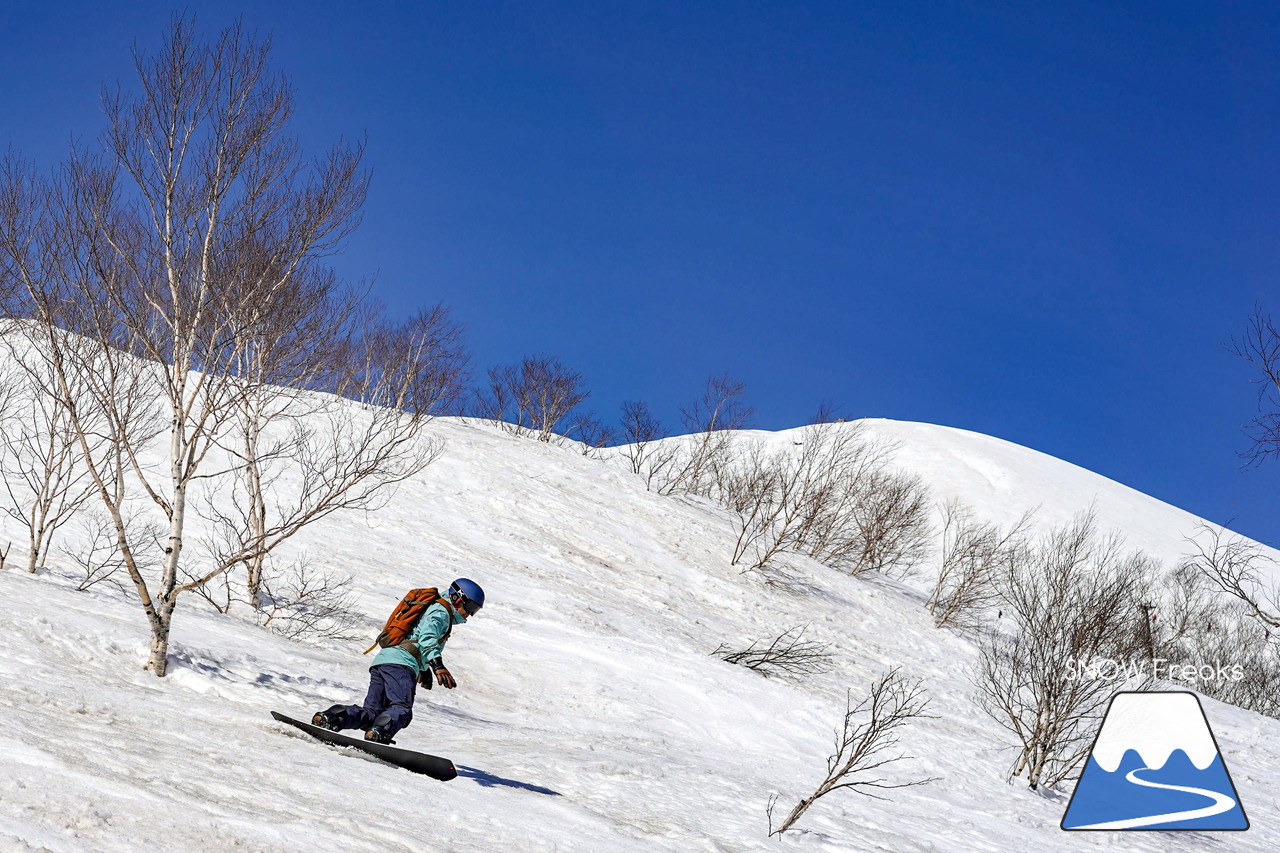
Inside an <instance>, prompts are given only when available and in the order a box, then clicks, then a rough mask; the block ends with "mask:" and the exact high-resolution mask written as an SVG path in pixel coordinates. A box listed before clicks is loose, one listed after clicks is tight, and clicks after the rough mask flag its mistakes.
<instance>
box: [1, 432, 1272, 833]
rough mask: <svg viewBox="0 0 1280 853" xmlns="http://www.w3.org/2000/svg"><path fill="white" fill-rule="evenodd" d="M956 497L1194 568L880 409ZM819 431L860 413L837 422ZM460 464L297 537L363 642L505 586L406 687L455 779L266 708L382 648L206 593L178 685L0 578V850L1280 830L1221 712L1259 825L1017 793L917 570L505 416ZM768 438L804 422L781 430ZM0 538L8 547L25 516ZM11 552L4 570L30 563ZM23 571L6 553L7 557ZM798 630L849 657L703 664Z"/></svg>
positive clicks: (1231, 712) (68, 604) (1236, 770)
mask: <svg viewBox="0 0 1280 853" xmlns="http://www.w3.org/2000/svg"><path fill="white" fill-rule="evenodd" d="M868 426H869V428H870V429H872V430H873V431H874V432H875V433H877V434H879V435H881V436H883V437H886V438H889V439H893V440H896V441H899V442H900V443H901V448H900V450H899V451H898V459H899V461H900V463H901V464H902V465H903V466H904V467H905V468H906V469H908V470H911V471H915V472H917V473H919V474H921V475H922V476H924V477H925V478H926V480H927V481H928V482H929V484H930V485H931V486H932V487H933V488H934V490H935V493H936V494H937V495H938V496H939V497H940V498H946V497H949V496H953V495H955V496H962V497H963V498H964V499H965V500H966V501H967V502H968V503H969V504H970V505H971V506H973V507H974V508H975V509H976V510H977V512H978V514H979V515H980V516H981V517H983V518H986V519H990V520H994V521H1001V522H1004V523H1008V522H1009V521H1011V520H1012V519H1014V518H1016V517H1017V516H1018V515H1019V514H1020V513H1021V512H1022V511H1023V510H1024V509H1025V508H1027V507H1030V506H1040V507H1041V511H1042V514H1041V520H1042V521H1047V522H1049V523H1053V522H1056V521H1057V520H1065V519H1068V518H1070V517H1071V516H1072V515H1073V514H1075V513H1077V512H1079V511H1080V510H1082V509H1085V508H1086V507H1087V506H1088V505H1089V504H1090V503H1094V504H1096V506H1097V508H1098V514H1099V517H1100V520H1101V522H1102V524H1103V526H1104V527H1110V526H1114V527H1119V528H1122V529H1123V530H1124V531H1125V532H1126V533H1127V534H1128V536H1129V540H1130V543H1131V544H1132V545H1134V546H1136V547H1143V548H1148V549H1150V550H1151V551H1152V553H1153V554H1154V555H1155V556H1158V557H1161V558H1163V559H1170V558H1172V557H1176V555H1177V554H1178V553H1180V551H1181V547H1180V546H1181V538H1182V537H1183V536H1184V535H1186V534H1187V533H1188V532H1190V527H1191V525H1192V524H1193V523H1194V522H1195V519H1194V518H1193V517H1192V516H1190V515H1188V514H1187V513H1185V512H1182V511H1180V510H1177V509H1173V508H1171V507H1169V506H1167V505H1165V504H1162V503H1160V502H1159V501H1155V500H1153V499H1151V498H1149V497H1146V496H1144V495H1141V494H1139V493H1137V492H1134V491H1133V490H1131V489H1128V488H1126V487H1124V486H1121V485H1119V484H1117V483H1114V482H1112V481H1109V480H1106V479H1105V478H1102V477H1099V476H1097V475H1094V474H1092V473H1089V472H1087V471H1084V470H1082V469H1080V468H1077V467H1075V466H1072V465H1068V464H1066V463H1064V462H1061V461H1058V460H1055V459H1052V458H1050V457H1047V456H1044V455H1043V454H1040V453H1036V452H1034V451H1029V450H1026V449H1024V448H1020V447H1017V446H1014V445H1011V444H1008V443H1006V442H1002V441H998V440H995V439H991V438H987V437H984V436H980V435H976V434H973V433H967V432H963V431H960V430H954V429H947V428H942V427H933V426H926V425H922V424H911V423H895V422H891V421H873V422H870V423H869V424H868ZM832 428H844V427H840V426H835V427H832ZM431 431H432V433H433V434H434V435H435V436H437V437H439V438H441V439H443V440H445V441H447V443H448V449H447V451H446V452H445V454H444V455H443V457H442V458H441V459H440V460H439V461H438V462H436V463H435V464H433V465H431V466H430V468H428V469H427V470H426V471H425V472H424V473H423V474H422V475H421V476H419V477H417V478H415V479H414V480H412V481H411V482H408V483H406V484H404V485H403V486H402V487H401V488H400V489H399V491H398V492H397V493H396V495H395V497H394V499H393V500H392V501H391V502H390V503H389V504H388V505H387V506H386V507H385V509H383V510H381V511H379V512H377V513H376V514H372V515H369V516H367V517H366V516H344V517H339V518H335V519H332V520H330V521H329V522H327V523H325V524H324V525H323V526H322V527H320V528H318V529H315V530H312V531H310V532H309V533H308V534H306V535H305V536H300V537H298V541H297V542H296V543H295V542H291V543H290V548H291V549H292V550H291V551H289V552H288V554H286V556H292V555H296V554H298V553H300V552H301V551H303V550H306V551H307V552H308V553H309V554H311V555H312V556H313V557H315V558H317V559H319V560H320V561H322V562H323V563H324V564H326V565H328V566H330V567H333V568H336V569H341V570H345V571H348V572H350V573H351V574H352V575H354V577H355V583H356V589H357V592H358V595H359V605H360V608H361V610H362V612H363V613H364V614H365V617H366V621H367V629H368V636H369V637H372V636H374V634H375V633H376V631H377V629H378V628H379V627H380V626H381V623H382V621H383V620H384V619H385V617H386V615H387V613H388V612H390V610H391V608H392V606H393V605H394V603H395V601H396V600H397V599H398V598H399V597H400V596H401V595H403V593H404V592H405V591H406V590H408V589H410V588H412V587H419V586H425V585H438V584H445V583H447V582H448V581H449V580H451V579H452V578H453V577H456V576H458V575H465V576H469V577H471V578H474V579H475V580H477V581H479V582H480V583H481V584H482V585H483V586H484V587H485V590H486V592H487V594H488V604H487V606H486V608H485V610H484V611H483V612H482V613H481V614H479V616H478V617H477V618H475V619H473V620H471V621H470V622H469V623H468V624H467V625H463V626H459V627H458V628H457V629H456V630H455V631H454V634H453V639H452V640H451V641H450V644H449V648H448V649H447V652H446V655H445V657H446V660H447V662H448V663H449V666H450V668H451V670H452V671H453V672H454V674H455V675H456V677H457V679H458V683H459V687H458V689H457V690H454V691H446V690H441V689H435V690H432V691H430V692H426V691H419V699H418V704H417V707H416V708H415V719H414V722H413V724H412V726H411V727H410V728H409V729H407V730H406V731H404V732H403V733H402V734H401V735H400V736H399V738H398V741H399V744H400V745H401V746H405V747H408V748H418V749H422V750H424V751H428V752H432V753H435V754H438V755H443V756H447V757H449V758H452V759H453V760H454V761H455V762H456V763H457V765H458V767H459V770H460V772H461V774H462V776H461V777H460V778H458V779H456V780H454V781H452V782H447V783H441V782H436V781H433V780H431V779H426V778H423V777H418V776H414V775H412V774H409V773H406V772H405V771H402V770H398V769H396V768H393V767H389V766H386V765H384V764H381V763H379V762H377V761H376V760H372V759H368V758H364V757H360V756H355V755H350V754H346V753H343V752H340V751H337V750H335V749H332V748H329V747H326V746H323V745H321V744H319V743H317V742H315V741H313V740H311V739H310V738H308V737H307V736H306V735H304V734H303V733H301V732H298V731H296V730H294V729H291V728H290V727H287V726H285V725H283V724H279V723H276V722H274V721H273V720H272V719H271V718H270V716H269V712H270V711H272V710H278V711H281V712H283V713H285V714H289V715H291V716H296V717H303V718H306V717H307V716H308V715H309V714H310V713H312V712H313V711H314V710H316V709H318V708H323V707H326V706H328V705H330V704H332V703H334V702H349V701H355V700H358V699H360V698H361V697H362V696H363V694H364V690H365V686H366V684H367V675H366V667H367V666H368V661H369V659H368V658H362V657H361V656H360V652H361V651H362V650H363V648H364V646H365V645H366V644H367V642H354V643H334V644H331V645H328V646H326V647H321V648H316V647H311V646H307V645H303V644H299V643H295V642H290V641H287V640H284V639H282V638H280V637H277V636H274V635H272V634H271V633H269V632H267V631H266V630H264V629H262V628H259V627H257V626H256V625H254V624H253V623H252V622H251V621H248V620H246V619H243V618H237V617H234V616H233V617H227V616H220V615H218V614H217V613H215V612H213V611H212V610H211V609H209V608H208V607H206V606H203V605H201V604H200V603H199V602H198V600H197V599H196V598H195V597H193V596H192V597H188V598H186V599H185V600H184V601H183V602H182V604H181V605H180V609H179V611H178V613H177V615H176V617H175V622H174V636H173V640H174V642H173V645H172V647H171V653H172V665H171V667H170V675H169V677H167V678H165V679H157V678H154V677H153V676H151V675H149V674H147V673H144V672H143V671H142V666H143V664H144V662H145V661H146V658H147V651H148V647H149V644H148V643H149V641H148V634H147V630H146V625H145V622H144V619H143V617H142V614H141V611H140V609H139V607H138V606H137V604H136V603H135V602H134V601H133V600H132V597H131V595H129V594H125V593H122V592H119V591H115V590H113V589H111V588H110V587H109V586H105V585H98V586H95V587H93V588H92V589H91V590H90V591H88V592H77V591H75V588H74V587H75V584H74V583H73V581H72V579H71V577H70V576H71V574H72V572H71V571H70V569H69V568H67V567H65V566H60V565H58V564H57V559H51V560H50V563H51V566H50V568H48V569H45V570H43V571H42V572H41V573H39V574H37V575H35V576H30V575H27V574H25V573H23V572H21V571H4V572H0V637H2V638H3V639H2V640H0V642H2V643H3V646H4V651H3V654H0V719H3V721H4V726H3V727H2V728H0V850H20V851H26V850H41V849H47V850H54V851H187V850H192V851H194V850H199V851H222V850H254V851H258V850H263V851H308V853H314V851H326V850H343V851H409V850H447V851H493V850H507V851H592V853H597V852H598V851H636V850H672V851H751V850H779V849H781V850H805V851H857V853H866V851H895V853H900V852H901V851H946V853H977V851H1008V850H1046V851H1050V850H1051V851H1074V850H1103V849H1108V850H1130V851H1165V850H1175V851H1181V850H1187V851H1193V850H1194V851H1200V850H1206V849H1211V850H1256V851H1274V850H1276V849H1280V827H1277V825H1276V821H1275V818H1274V815H1275V810H1276V807H1277V796H1278V794H1280V761H1278V760H1277V759H1280V722H1277V721H1275V720H1271V719H1267V718H1264V717H1261V716H1259V715H1257V714H1253V713H1249V712H1245V711H1242V710H1239V709H1236V708H1232V707H1228V706H1225V705H1223V704H1221V703H1218V702H1214V701H1212V700H1208V699H1206V700H1204V703H1205V709H1206V713H1207V714H1208V717H1209V720H1210V723H1211V724H1212V725H1213V727H1214V730H1215V732H1216V734H1217V737H1218V742H1219V744H1220V745H1221V747H1222V749H1223V753H1224V756H1225V757H1226V760H1227V761H1228V763H1229V765H1230V767H1231V771H1232V775H1233V778H1234V779H1235V782H1236V785H1237V787H1238V789H1239V792H1240V795H1241V798H1242V800H1243V802H1244V803H1245V805H1246V808H1248V810H1249V814H1250V816H1251V817H1252V818H1253V828H1252V829H1251V830H1250V831H1248V832H1246V833H1240V834H1236V835H1230V836H1227V835H1217V836H1206V835H1196V834H1191V833H1186V834H1167V833H1152V834H1142V833H1122V832H1119V833H1105V832H1104V833H1081V834H1068V833H1064V832H1062V831H1061V830H1059V828H1058V823H1059V821H1060V820H1061V818H1062V813H1063V810H1064V809H1065V808H1066V805H1067V799H1068V796H1069V791H1068V792H1066V793H1065V794H1054V793H1048V794H1037V793H1034V792H1031V791H1029V790H1027V788H1026V787H1025V785H1022V784H1014V785H1009V784H1006V783H1005V781H1004V779H1005V774H1006V772H1007V770H1008V767H1009V763H1010V760H1011V758H1012V752H1011V750H1010V746H1011V743H1010V739H1009V737H1008V736H1007V734H1006V733H1004V732H1003V731H1002V730H1000V729H999V728H998V727H997V726H996V725H995V724H994V723H993V722H992V721H990V720H989V719H987V718H986V717H984V716H983V715H982V714H981V713H979V712H978V710H977V709H976V707H975V705H974V703H973V701H972V690H971V688H970V686H969V682H968V670H969V667H970V666H971V665H972V663H973V661H974V659H975V651H974V646H973V644H972V643H971V642H970V641H969V640H967V639H966V638H965V637H964V636H963V635H961V634H958V633H955V632H951V631H940V630H937V629H935V628H934V627H933V625H932V623H931V621H930V619H929V617H928V614H927V612H926V611H925V608H924V604H923V601H924V596H923V595H922V593H921V591H920V587H919V585H916V586H913V585H911V584H901V583H897V582H892V581H889V580H886V579H883V578H879V577H876V576H870V577H867V576H864V577H862V578H851V577H848V576H846V575H842V574H840V573H838V572H835V571H832V570H830V569H827V568H824V567H822V566H819V565H817V564H814V563H812V562H809V561H805V560H794V561H792V562H790V563H789V568H790V570H791V571H793V572H794V573H795V574H796V576H797V577H798V578H799V579H800V581H799V582H798V583H797V584H796V585H795V586H794V587H792V588H788V589H777V588H771V587H767V586H765V585H763V584H762V583H761V582H760V581H759V579H758V578H755V577H753V576H751V575H743V574H741V573H740V572H739V571H738V569H737V568H736V567H733V566H730V565H729V563H728V560H729V556H730V552H731V548H732V542H733V534H732V531H731V525H730V523H729V520H728V517H727V516H726V515H725V514H723V513H722V512H720V511H719V510H717V509H716V508H714V507H712V506H709V505H708V504H707V503H706V502H704V501H700V500H691V499H675V498H668V497H663V496H660V495H658V494H655V493H653V492H649V491H647V490H646V489H645V487H644V484H643V483H642V481H641V480H640V478H638V477H636V476H634V475H632V474H631V473H630V472H629V471H626V470H624V469H622V468H621V467H620V466H618V465H616V464H610V463H606V462H602V461H598V460H592V459H588V458H586V457H584V456H582V455H581V454H580V453H579V452H578V450H577V449H576V448H574V447H553V446H549V445H546V444H540V443H537V442H535V441H531V440H528V439H518V438H514V437H512V436H509V435H506V434H504V433H502V432H500V431H498V430H496V429H493V428H492V427H488V426H484V425H479V424H474V423H471V424H467V423H462V422H459V421H456V420H438V421H436V422H435V423H434V424H433V425H432V427H431ZM774 440H778V441H786V440H789V436H788V434H787V433H781V434H778V435H776V436H774ZM0 533H2V534H3V538H0V542H3V541H7V540H8V539H13V540H14V541H15V542H21V541H22V540H21V537H20V536H19V531H18V530H17V529H16V528H15V527H13V526H12V525H11V524H10V526H9V527H8V528H6V529H4V530H3V531H0ZM20 547H21V546H20V545H19V546H15V549H14V550H15V553H14V554H13V555H11V559H12V558H14V557H17V556H18V555H17V553H16V552H17V551H18V550H20ZM14 562H18V561H17V560H14ZM803 625H808V626H809V629H808V633H807V634H806V639H808V640H814V641H818V642H824V643H829V644H831V648H832V650H833V651H834V652H835V653H836V666H835V668H834V669H833V670H832V671H831V672H828V673H825V674H822V675H819V676H813V677H810V678H808V679H806V680H805V681H803V682H792V681H784V680H773V679H766V678H763V677H761V676H760V675H758V674H756V673H754V672H751V671H749V670H747V669H745V668H742V667H738V666H733V665H730V664H727V663H725V662H723V661H720V660H718V659H716V658H714V657H712V656H711V655H710V652H712V651H713V650H714V649H715V648H716V647H717V646H719V645H720V644H721V643H726V644H729V645H732V646H734V647H737V648H742V647H744V646H745V645H747V644H748V643H750V642H751V641H753V640H759V639H762V638H763V639H768V638H772V637H775V636H777V635H778V634H779V633H781V632H782V631H784V630H787V629H790V628H793V627H796V626H803ZM897 665H900V666H901V667H902V669H903V672H904V673H905V674H907V675H909V676H913V677H920V678H922V679H923V680H924V682H925V686H926V689H927V690H928V691H929V694H930V696H931V697H932V699H933V706H932V710H933V711H934V713H936V715H937V717H936V718H935V719H928V720H923V721H920V722H919V723H918V724H917V725H915V726H913V727H911V728H910V729H908V730H907V731H906V735H905V738H904V743H903V747H904V749H905V751H906V752H907V753H908V754H909V755H912V756H915V758H914V759H913V760H909V761H905V762H903V763H902V764H901V765H896V766H894V767H891V768H889V770H888V776H889V778H891V779H892V780H895V781H908V780H910V779H914V778H920V777H926V776H936V777H941V781H938V782H935V783H933V784H931V785H927V786H924V787H917V788H907V789H903V790H899V791H895V792H890V793H891V795H892V799H891V800H889V801H878V800H873V799H869V798H866V797H860V796H857V795H855V794H852V793H848V792H836V793H833V794H831V795H829V796H827V797H824V798H823V799H821V800H819V801H818V802H817V803H816V804H815V805H814V806H813V807H812V808H810V809H809V811H808V813H807V814H805V816H804V817H803V818H802V819H801V820H800V821H799V823H798V824H797V826H798V828H799V829H800V830H801V831H797V832H792V833H788V834H787V836H786V837H785V838H783V839H782V840H778V839H769V838H767V835H766V833H767V826H766V817H765V806H766V804H767V802H768V800H769V797H770V795H771V794H772V793H775V792H776V793H779V794H780V795H781V799H780V801H779V804H778V808H779V811H780V812H781V814H785V813H786V812H787V811H788V810H789V809H790V807H791V806H792V805H794V804H795V802H796V801H798V800H799V799H800V798H802V797H807V796H809V795H810V794H811V793H812V792H813V789H814V787H815V786H816V785H817V783H818V782H819V781H820V780H821V778H822V776H823V774H824V773H825V770H826V759H827V756H828V755H829V754H830V753H831V751H832V742H833V737H834V732H835V729H836V727H837V725H838V724H839V722H840V719H841V717H842V715H843V712H844V709H845V701H846V695H847V691H848V690H849V689H851V688H852V689H853V690H854V691H855V695H861V694H862V693H864V692H865V689H866V687H867V685H868V684H869V683H870V682H871V681H872V680H873V679H874V678H876V677H877V676H878V675H879V674H880V673H882V672H884V671H885V670H886V669H887V668H889V667H891V666H897Z"/></svg>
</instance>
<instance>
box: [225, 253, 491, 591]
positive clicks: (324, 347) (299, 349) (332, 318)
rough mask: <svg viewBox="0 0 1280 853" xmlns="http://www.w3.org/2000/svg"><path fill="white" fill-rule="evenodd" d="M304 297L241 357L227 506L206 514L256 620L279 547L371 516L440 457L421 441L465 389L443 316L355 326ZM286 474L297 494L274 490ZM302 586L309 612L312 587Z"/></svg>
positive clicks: (337, 308)
mask: <svg viewBox="0 0 1280 853" xmlns="http://www.w3.org/2000/svg"><path fill="white" fill-rule="evenodd" d="M300 285H301V286H299V287H297V289H298V290H299V291H301V292H300V293H299V294H298V300H297V301H295V302H293V303H292V305H293V307H294V308H295V310H297V311H298V313H297V315H296V317H294V318H285V319H286V322H283V323H281V322H280V320H281V318H278V317H273V318H270V319H269V320H263V322H262V323H261V325H259V326H257V327H255V329H256V331H254V332H253V333H252V340H248V341H246V342H245V343H244V344H243V345H242V346H241V348H240V350H241V354H242V358H243V360H244V362H245V364H244V366H243V367H242V368H241V370H240V371H239V372H238V374H237V375H238V377H239V379H240V381H241V382H242V384H243V389H242V390H243V393H242V394H241V395H240V397H239V399H240V410H239V412H238V413H237V417H236V419H235V421H234V422H233V425H232V427H231V429H230V430H229V431H228V432H229V435H230V437H231V440H230V441H228V442H227V443H225V444H224V449H225V450H226V451H227V452H228V453H229V454H230V456H231V457H232V458H233V459H234V465H233V466H232V473H233V475H234V481H233V484H232V490H233V492H232V494H233V499H232V500H230V501H227V500H226V496H225V495H218V496H214V495H208V496H207V501H206V506H205V509H204V514H205V516H206V517H207V518H208V519H210V520H211V521H212V525H213V531H212V534H211V535H210V537H209V538H208V539H207V540H206V545H207V547H208V550H209V551H210V552H211V554H212V556H213V562H214V564H215V565H218V566H222V567H223V568H231V567H232V566H235V565H237V564H239V565H243V566H244V567H245V569H246V581H247V596H248V601H249V603H250V604H251V606H252V607H254V608H255V609H262V607H263V606H264V600H263V584H264V577H265V572H266V570H267V561H268V559H269V557H270V555H271V553H272V552H273V551H274V550H275V549H276V548H277V547H278V546H280V545H281V544H283V543H284V542H286V541H288V540H289V539H290V538H292V537H293V536H295V535H296V534H297V533H299V532H300V531H301V530H302V529H303V528H305V527H307V526H309V525H312V524H315V523H317V522H319V521H321V520H323V519H325V518H327V517H328V516H330V515H332V514H333V513H336V512H342V511H348V510H370V509H373V508H375V507H376V506H377V505H378V504H379V503H380V502H381V501H383V500H385V499H386V498H388V497H389V496H390V492H389V490H390V488H391V487H392V486H394V485H396V484H398V483H400V482H403V481H404V480H406V479H408V478H409V477H411V476H413V475H415V474H417V473H418V472H420V471H421V470H422V469H423V468H425V467H426V466H427V465H428V464H430V462H431V461H433V460H434V459H435V458H436V457H437V456H438V455H439V452H440V451H441V449H442V447H441V446H440V445H439V444H438V443H437V442H432V441H430V440H428V439H427V438H426V436H425V435H423V433H422V429H423V427H424V426H425V425H426V424H427V422H428V421H429V420H430V418H431V417H432V415H433V414H434V413H435V412H436V410H437V409H438V408H442V407H446V406H449V405H451V404H452V403H453V402H454V401H456V400H457V398H458V396H459V395H460V394H461V389H462V387H463V384H464V375H465V364H466V357H465V354H464V352H463V350H462V348H461V344H460V340H459V338H460V329H459V328H458V327H457V325H456V324H454V323H453V322H452V321H451V320H450V318H449V312H448V310H447V309H445V308H444V307H443V306H437V307H435V308H433V309H431V310H429V311H423V312H420V313H419V314H417V315H415V316H413V317H411V318H410V319H409V320H407V321H406V322H404V323H399V324H393V323H388V322H386V321H383V320H381V319H380V318H379V317H378V316H377V314H376V312H375V313H373V314H367V313H366V314H365V315H364V316H363V317H362V322H359V323H354V324H353V322H352V320H353V315H352V312H351V311H350V309H348V308H347V307H345V306H349V305H351V304H352V302H351V300H350V298H349V297H348V296H347V295H346V294H345V293H343V292H341V291H338V292H337V293H336V297H337V298H336V300H335V299H334V298H333V297H334V295H335V293H334V291H333V289H332V287H331V286H328V285H326V284H324V283H321V284H319V285H317V284H314V283H311V284H309V283H308V282H307V280H306V279H305V278H304V279H303V280H302V281H301V282H300ZM335 301H336V302H337V304H336V305H335V304H333V303H334V302H335ZM241 334H244V335H245V336H246V337H248V336H249V335H250V332H249V331H245V332H242V333H241ZM329 389H331V390H332V391H333V392H334V393H331V394H322V393H317V392H319V391H322V390H329ZM340 395H346V396H349V397H351V398H352V399H351V400H348V399H345V397H344V396H340ZM356 401H358V402H356ZM361 404H362V405H361ZM286 474H287V475H289V476H290V478H291V481H292V482H295V483H297V484H298V485H295V486H293V487H292V488H285V487H281V486H280V483H279V480H280V478H281V477H282V476H284V475H286ZM294 565H295V568H296V565H298V564H296V563H295V564H294ZM291 571H292V572H293V573H294V574H295V575H296V574H297V573H298V572H297V571H295V570H291ZM302 586H303V587H305V588H307V589H308V590H312V592H311V598H312V599H313V600H314V598H315V597H316V596H315V593H314V589H315V585H314V583H311V582H308V583H302Z"/></svg>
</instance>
